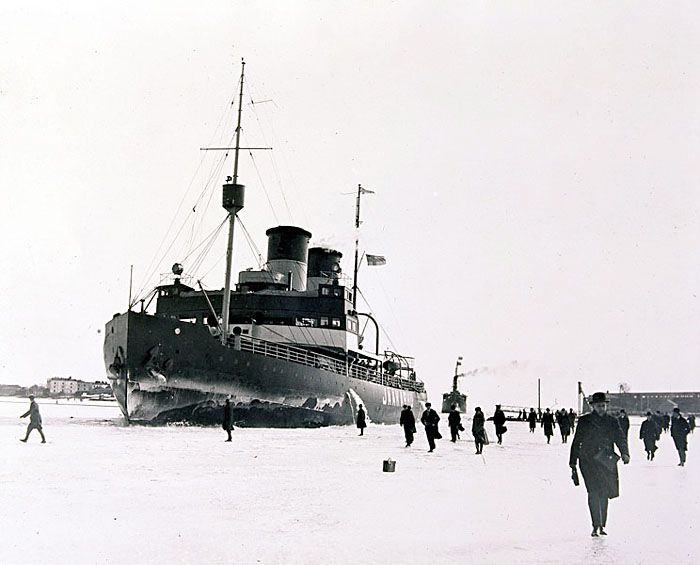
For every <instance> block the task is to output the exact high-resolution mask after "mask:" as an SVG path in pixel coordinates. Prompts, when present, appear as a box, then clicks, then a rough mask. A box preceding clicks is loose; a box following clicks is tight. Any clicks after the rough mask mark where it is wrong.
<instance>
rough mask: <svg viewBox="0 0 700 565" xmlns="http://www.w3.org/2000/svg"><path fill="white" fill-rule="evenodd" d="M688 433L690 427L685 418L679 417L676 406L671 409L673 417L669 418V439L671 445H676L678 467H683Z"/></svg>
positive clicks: (678, 409) (679, 413)
mask: <svg viewBox="0 0 700 565" xmlns="http://www.w3.org/2000/svg"><path fill="white" fill-rule="evenodd" d="M689 433H690V426H689V425H688V422H686V420H685V418H684V417H683V416H681V410H680V408H678V407H677V406H676V408H674V409H673V415H672V416H671V437H672V438H673V443H675V444H676V449H677V450H678V456H679V457H680V459H681V462H680V463H678V466H679V467H685V452H686V451H688V434H689Z"/></svg>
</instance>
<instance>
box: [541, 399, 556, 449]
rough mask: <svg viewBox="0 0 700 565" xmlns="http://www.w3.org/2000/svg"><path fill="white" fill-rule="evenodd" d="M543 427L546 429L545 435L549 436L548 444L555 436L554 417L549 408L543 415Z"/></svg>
mask: <svg viewBox="0 0 700 565" xmlns="http://www.w3.org/2000/svg"><path fill="white" fill-rule="evenodd" d="M542 427H543V428H544V435H545V436H547V443H549V441H550V440H551V439H552V436H553V435H554V415H553V414H552V413H551V412H550V411H549V408H547V411H546V412H545V413H544V414H542Z"/></svg>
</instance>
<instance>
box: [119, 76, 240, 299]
mask: <svg viewBox="0 0 700 565" xmlns="http://www.w3.org/2000/svg"><path fill="white" fill-rule="evenodd" d="M239 81H240V79H239ZM233 103H234V102H231V104H227V105H226V108H225V109H224V111H223V112H222V113H221V116H220V118H219V121H218V123H217V126H216V128H215V130H214V134H213V136H212V137H214V136H216V134H217V132H218V130H219V129H220V128H221V124H222V123H223V122H224V119H225V118H226V116H227V114H228V113H229V112H230V111H231V107H232V106H231V105H232V104H233ZM205 158H206V155H202V158H201V159H200V160H199V164H198V165H197V167H196V169H195V171H194V173H193V175H192V177H191V178H190V181H189V183H188V184H187V188H185V191H184V192H183V194H182V197H181V199H180V202H179V203H178V206H177V208H176V210H175V213H174V214H173V217H172V219H171V220H170V224H169V225H168V228H167V229H166V230H165V234H164V235H163V238H162V239H161V241H160V243H159V244H158V247H157V248H156V251H155V253H154V254H153V257H152V258H151V262H150V263H149V264H148V267H147V268H146V269H145V270H144V273H146V274H145V275H144V277H143V278H142V279H141V282H140V283H139V285H138V286H139V287H140V290H139V291H138V292H137V293H136V301H134V302H133V303H132V305H133V304H136V302H137V301H138V299H140V297H141V294H142V293H143V292H144V290H145V288H146V286H147V285H148V282H149V281H150V280H151V278H152V277H153V273H154V272H155V271H153V272H152V268H153V267H154V263H155V261H156V260H157V259H158V257H159V255H160V252H161V249H162V248H163V245H164V244H165V242H166V240H167V239H168V236H169V235H170V231H171V230H172V228H173V225H174V224H175V221H176V219H177V217H178V214H179V213H180V210H181V209H182V205H183V204H184V202H185V199H186V198H187V196H188V195H189V193H190V190H191V189H192V185H193V184H194V181H195V179H196V178H197V175H198V174H199V171H200V169H201V168H202V164H203V163H204V159H205ZM180 231H182V229H180V230H178V233H180ZM161 263H162V258H161V262H160V263H159V264H158V265H157V266H155V270H157V269H158V267H159V266H160V264H161Z"/></svg>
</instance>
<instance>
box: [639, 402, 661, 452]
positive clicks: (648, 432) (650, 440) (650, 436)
mask: <svg viewBox="0 0 700 565" xmlns="http://www.w3.org/2000/svg"><path fill="white" fill-rule="evenodd" d="M639 439H641V440H643V441H644V451H646V452H647V460H648V461H653V460H654V453H656V449H657V447H656V440H657V439H659V428H658V427H657V426H656V422H655V421H654V415H653V414H652V413H651V412H647V419H646V420H644V421H643V422H642V425H641V427H640V428H639Z"/></svg>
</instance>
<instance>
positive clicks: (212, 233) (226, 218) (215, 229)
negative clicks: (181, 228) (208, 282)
mask: <svg viewBox="0 0 700 565" xmlns="http://www.w3.org/2000/svg"><path fill="white" fill-rule="evenodd" d="M227 221H228V216H227V217H225V218H224V219H223V220H222V222H221V223H220V224H219V225H218V226H216V227H215V228H214V229H213V230H212V231H210V232H209V233H208V234H207V236H206V238H205V239H203V240H202V241H201V242H200V243H198V244H197V245H196V246H195V247H194V248H193V249H192V250H191V251H190V252H189V253H188V254H187V255H185V256H184V257H183V258H182V261H183V262H185V261H187V260H188V259H189V258H190V256H191V255H192V253H194V252H195V251H197V249H199V248H200V247H201V246H202V245H204V244H205V243H207V241H208V240H209V238H210V237H212V236H213V235H214V233H216V232H218V231H219V230H220V229H221V228H222V227H223V226H224V224H225V223H226V222H227Z"/></svg>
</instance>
